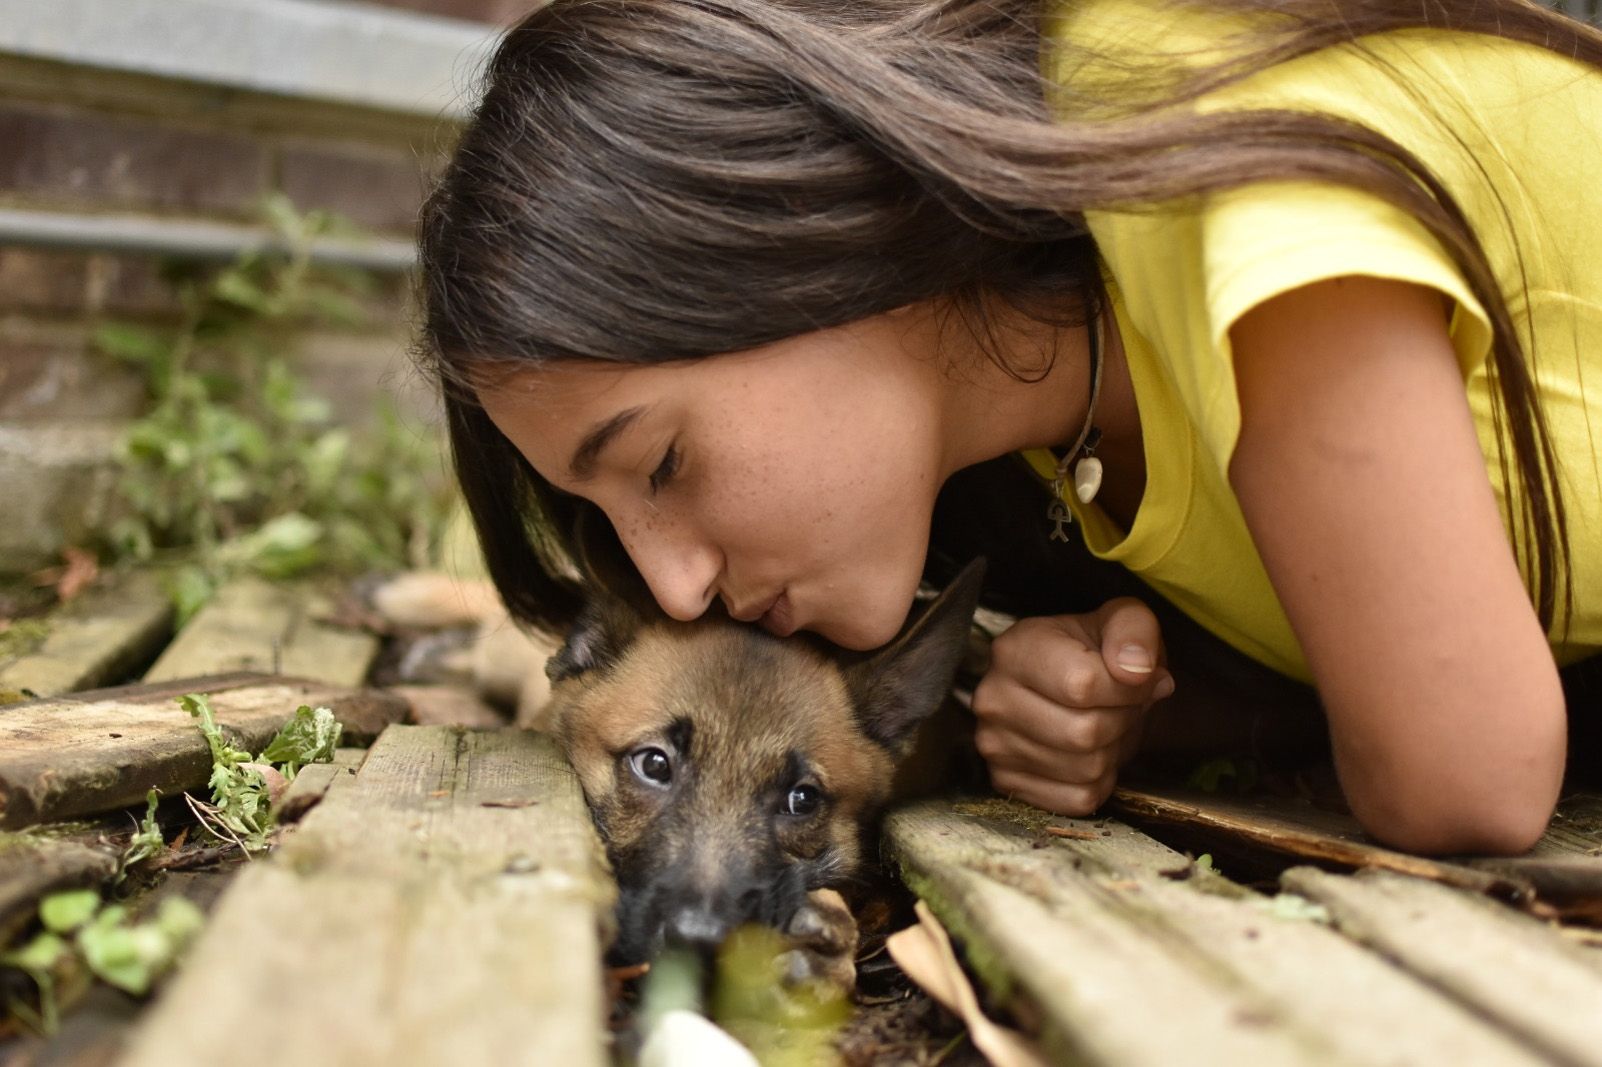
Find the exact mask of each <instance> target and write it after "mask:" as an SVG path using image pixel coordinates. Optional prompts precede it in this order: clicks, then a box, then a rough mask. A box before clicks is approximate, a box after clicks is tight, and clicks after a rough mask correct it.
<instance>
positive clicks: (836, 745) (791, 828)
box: [549, 566, 982, 960]
mask: <svg viewBox="0 0 1602 1067" xmlns="http://www.w3.org/2000/svg"><path fill="white" fill-rule="evenodd" d="M981 577H982V566H976V567H970V568H969V570H968V571H966V572H964V574H963V576H962V577H961V578H959V579H958V581H957V582H955V583H953V585H952V587H951V589H949V590H947V592H946V593H945V594H943V595H942V597H941V598H940V599H939V600H937V601H936V602H935V603H934V604H933V605H932V606H931V607H930V608H929V609H928V610H927V611H925V612H924V613H923V615H922V616H921V617H920V618H919V619H918V620H917V621H916V622H915V623H913V624H912V625H911V626H909V627H908V628H907V629H906V631H905V632H904V633H903V634H902V635H901V636H900V637H899V638H898V639H897V640H896V641H895V642H894V643H892V644H891V645H890V646H889V647H887V648H886V649H885V650H883V651H882V652H880V653H878V654H876V655H875V656H873V657H871V658H869V659H867V660H864V661H862V662H860V663H856V664H854V665H851V666H844V665H842V664H841V663H840V662H839V661H838V660H837V659H836V658H834V657H832V656H830V655H829V654H827V653H826V652H824V651H823V650H822V648H821V647H820V646H818V645H814V644H812V643H809V642H808V641H805V640H801V639H794V638H792V639H787V640H779V639H777V638H774V637H772V636H770V635H768V634H766V633H763V632H761V631H760V630H756V629H754V628H752V627H749V626H742V625H739V624H737V623H733V622H730V621H728V620H712V619H708V620H705V621H701V622H696V623H689V624H685V623H675V622H669V621H665V620H662V619H660V618H652V617H649V616H647V615H645V614H642V612H641V611H640V610H639V609H637V608H635V607H631V606H629V604H628V603H626V602H625V601H624V600H623V599H621V598H619V597H616V596H612V595H602V596H600V597H599V598H598V599H597V600H596V601H595V602H594V603H593V604H592V605H591V607H590V609H589V611H588V612H587V613H586V615H585V617H584V619H583V620H581V621H580V623H579V624H578V625H577V626H576V627H575V628H574V630H573V633H572V635H571V636H570V638H569V640H568V643H567V645H566V647H564V648H563V650H562V651H561V653H559V654H558V655H557V656H556V657H554V658H553V659H552V661H551V664H550V668H549V669H550V673H551V675H552V679H553V682H554V687H553V693H552V708H551V711H552V721H553V722H554V724H555V728H556V730H557V733H558V736H559V737H560V739H561V741H562V743H563V744H564V746H565V748H566V750H567V754H568V757H569V759H570V760H571V761H572V763H573V767H574V769H575V770H576V771H577V773H578V777H579V780H580V782H581V784H582V785H583V788H584V793H585V797H586V799H587V800H588V802H589V806H590V810H591V812H592V813H593V814H594V817H595V821H596V825H597V826H598V827H599V829H600V831H601V835H602V838H603V839H604V841H605V843H606V847H607V853H608V856H609V858H610V859H611V862H612V866H613V870H614V872H615V874H616V876H617V880H618V888H619V891H620V893H619V909H618V919H619V922H618V926H619V934H618V940H617V942H616V944H615V946H614V956H615V957H616V958H618V959H619V960H635V959H640V958H644V957H648V956H650V955H651V954H653V953H654V952H655V951H656V950H657V949H658V948H659V947H660V946H661V945H662V944H663V943H664V942H679V943H685V944H688V945H690V946H693V947H696V948H701V949H708V948H715V947H716V946H717V944H719V943H721V941H722V940H723V938H724V936H725V935H726V934H727V933H728V932H730V931H731V930H733V929H734V928H735V927H737V926H739V925H741V924H743V923H747V922H757V923H763V924H767V925H771V926H776V927H783V926H784V924H785V923H786V922H787V921H788V920H789V918H790V917H791V915H792V914H793V913H794V912H795V910H796V908H797V907H799V906H800V904H801V902H802V900H803V899H804V897H805V895H806V893H807V892H808V891H810V890H812V889H815V888H820V887H824V886H838V885H841V884H843V883H845V882H848V881H849V880H850V879H851V878H852V877H853V876H854V875H855V874H856V873H857V871H858V869H859V867H860V864H861V858H862V851H863V831H864V828H865V827H866V826H867V825H868V824H869V823H870V820H871V817H872V816H873V814H874V813H875V812H876V811H877V810H878V809H879V808H880V807H881V806H882V805H883V804H884V802H885V801H886V799H887V798H888V796H889V789H890V783H891V779H892V776H893V772H894V769H895V766H896V762H897V760H898V759H899V757H900V756H901V755H902V754H903V753H904V752H905V751H906V750H907V748H908V747H909V745H910V743H911V741H912V739H913V735H914V734H915V732H916V730H917V727H918V726H919V724H920V723H922V722H923V720H924V719H925V718H926V717H927V716H928V715H929V714H930V713H931V712H933V711H934V710H935V709H936V708H937V707H938V706H939V705H940V703H941V701H942V700H943V698H944V697H945V695H946V693H947V691H948V690H949V689H950V686H951V680H952V675H953V673H954V672H955V670H956V666H957V662H958V660H959V659H960V657H961V654H962V652H963V650H964V648H965V647H966V640H967V634H968V627H969V620H970V619H971V617H972V615H973V610H974V606H975V604H976V602H977V599H978V592H979V584H980V579H981Z"/></svg>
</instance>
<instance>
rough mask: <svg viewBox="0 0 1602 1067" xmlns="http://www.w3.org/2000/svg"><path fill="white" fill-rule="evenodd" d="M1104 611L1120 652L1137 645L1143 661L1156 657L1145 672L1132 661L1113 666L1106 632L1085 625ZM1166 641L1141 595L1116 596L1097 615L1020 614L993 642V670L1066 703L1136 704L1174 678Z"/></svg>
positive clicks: (1098, 705) (1128, 652)
mask: <svg viewBox="0 0 1602 1067" xmlns="http://www.w3.org/2000/svg"><path fill="white" fill-rule="evenodd" d="M1131 605H1132V606H1131ZM1103 612H1105V613H1107V614H1106V623H1107V624H1108V625H1109V627H1110V628H1111V629H1110V632H1112V633H1113V635H1114V639H1115V640H1116V641H1117V642H1118V644H1116V645H1115V646H1113V647H1114V649H1115V657H1116V656H1126V657H1127V656H1132V655H1133V650H1126V649H1125V648H1124V646H1125V645H1130V646H1135V647H1138V648H1139V649H1140V650H1141V652H1142V654H1143V655H1144V656H1145V659H1144V660H1141V661H1140V662H1150V663H1151V664H1152V666H1151V667H1150V668H1148V669H1147V670H1145V671H1144V672H1141V671H1139V670H1131V669H1128V668H1127V667H1121V668H1118V669H1117V670H1116V671H1115V669H1114V668H1112V667H1110V666H1109V664H1108V661H1107V658H1106V653H1105V652H1104V647H1105V645H1104V642H1103V641H1102V637H1103V633H1101V632H1094V631H1092V630H1090V629H1088V628H1087V627H1086V625H1085V620H1086V619H1089V620H1090V621H1091V622H1092V623H1094V622H1095V621H1096V620H1097V619H1098V617H1100V616H1101V615H1102V613H1103ZM1142 615H1144V617H1145V618H1144V619H1142V618H1141V616H1142ZM1148 624H1149V625H1148ZM1098 629H1104V628H1098ZM1104 632H1105V629H1104ZM1142 642H1144V643H1142ZM1161 647H1162V643H1161V638H1160V635H1159V634H1158V632H1157V620H1156V618H1155V616H1152V615H1151V612H1150V611H1149V609H1147V608H1146V606H1145V605H1144V604H1141V603H1140V602H1139V601H1138V600H1124V601H1113V602H1111V603H1109V604H1108V605H1106V606H1104V607H1103V609H1102V612H1098V613H1096V614H1095V615H1092V616H1084V617H1080V616H1040V617H1035V618H1028V619H1022V620H1020V621H1019V622H1018V623H1017V624H1015V625H1014V626H1013V627H1012V628H1011V629H1009V630H1008V631H1007V632H1006V633H1004V634H1002V635H1001V636H1000V637H998V638H997V639H996V641H995V643H994V645H993V646H992V647H991V657H992V658H991V673H992V674H1001V675H1005V676H1006V677H1009V678H1012V679H1014V680H1015V681H1017V682H1018V683H1019V684H1020V685H1022V686H1024V687H1026V688H1028V689H1031V690H1033V691H1034V692H1036V693H1039V694H1040V695H1041V696H1043V697H1045V698H1046V699H1047V700H1049V701H1052V702H1053V703H1056V704H1059V705H1062V706H1063V707H1070V708H1107V707H1123V706H1130V705H1135V704H1141V703H1145V702H1146V701H1149V700H1151V699H1153V697H1154V696H1155V695H1156V693H1155V690H1156V687H1157V686H1158V685H1159V684H1160V683H1162V682H1163V680H1164V679H1165V678H1168V672H1167V669H1166V668H1164V667H1162V666H1161V664H1160V659H1161V651H1160V650H1161ZM1127 661H1128V660H1127V659H1126V662H1127ZM1170 684H1171V679H1170Z"/></svg>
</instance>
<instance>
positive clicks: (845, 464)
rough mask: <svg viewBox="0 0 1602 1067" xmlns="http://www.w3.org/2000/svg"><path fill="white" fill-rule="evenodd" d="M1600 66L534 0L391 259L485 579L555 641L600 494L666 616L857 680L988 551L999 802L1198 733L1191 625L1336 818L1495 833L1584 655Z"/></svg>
mask: <svg viewBox="0 0 1602 1067" xmlns="http://www.w3.org/2000/svg"><path fill="white" fill-rule="evenodd" d="M1599 64H1602V35H1599V34H1598V33H1597V32H1596V31H1594V30H1592V29H1590V28H1588V27H1585V26H1583V25H1581V24H1579V23H1577V22H1574V21H1571V20H1569V19H1567V18H1565V17H1563V16H1560V15H1557V14H1555V13H1553V12H1551V11H1548V10H1546V9H1544V8H1541V7H1537V6H1535V5H1533V4H1529V3H1525V2H1522V0H1481V2H1478V3H1475V4H1448V3H1434V2H1432V0H1419V2H1414V3H1401V2H1396V0H1185V2H1183V3H1173V2H1168V3H1158V2H1145V0H1053V2H1052V3H1051V4H1050V5H1049V6H1047V7H1044V8H1042V7H1041V6H1040V0H852V2H850V3H840V2H838V0H553V2H551V3H549V4H547V5H546V6H544V7H542V8H540V9H539V10H537V11H536V12H534V13H533V14H531V15H530V16H529V17H528V18H527V19H525V20H524V21H523V22H522V23H521V24H520V25H518V26H517V27H515V28H514V29H513V30H512V31H510V32H509V34H508V35H507V36H506V38H505V40H504V42H503V43H502V45H501V47H500V49H499V51H498V53H497V54H496V55H495V57H494V59H493V60H492V62H491V65H490V68H489V70H488V78H487V91H486V93H485V95H484V97H483V101H482V103H481V104H480V106H479V108H478V111H477V113H476V115H475V117H474V119H473V121H472V122H471V123H470V125H469V126H468V128H467V130H466V131H465V133H464V135H463V137H462V139H461V141H460V144H459V146H458V147H457V149H456V152H455V155H454V158H453V160H452V162H451V163H450V165H449V167H448V168H447V170H446V172H445V173H444V175H443V177H442V179H441V180H440V182H439V185H438V187H437V189H436V190H435V192H434V193H433V195H432V196H431V198H430V200H429V202H428V205H427V207H426V209H425V213H424V219H423V227H422V238H421V246H422V264H423V271H424V277H425V293H424V296H425V303H426V324H425V336H424V342H423V348H424V350H425V353H426V354H427V356H428V357H429V358H430V360H431V364H432V366H433V367H434V368H435V370H436V371H437V373H438V374H439V375H440V378H441V380H442V382H443V383H444V384H445V398H446V405H447V412H448V419H449V427H450V433H451V438H452V442H453V446H454V449H455V459H456V466H457V471H458V474H459V476H460V479H461V482H462V485H463V487H464V490H465V492H466V496H467V500H468V503H469V506H470V508H471V510H472V513H473V516H474V520H475V523H476V525H477V527H478V530H479V534H480V537H481V539H482V542H483V545H484V548H485V552H486V557H487V561H488V564H489V567H490V572H491V574H492V576H493V577H494V579H495V581H496V583H497V585H498V587H499V588H500V590H501V592H502V594H503V596H504V597H505V599H506V601H507V604H508V606H509V607H510V609H511V610H512V611H513V612H514V613H515V614H516V615H518V616H520V617H521V618H523V619H525V620H526V621H528V622H530V623H532V624H535V625H537V626H541V627H545V628H557V627H561V626H562V625H564V624H565V623H566V622H567V621H568V620H569V619H570V618H571V617H572V615H573V613H574V611H575V610H576V608H577V605H578V596H579V594H578V592H577V590H576V588H575V586H574V584H573V583H572V581H571V580H570V578H569V577H568V575H570V574H571V567H570V565H569V564H567V563H566V562H565V559H566V552H565V537H566V535H567V531H569V530H571V529H572V527H573V523H574V520H575V518H576V516H577V514H578V512H579V511H580V510H583V509H589V510H591V511H596V510H598V511H599V512H600V513H603V514H604V516H605V517H606V519H608V520H610V526H611V528H612V529H613V530H614V531H615V533H616V535H617V537H618V539H619V540H620V541H621V543H622V545H623V547H624V548H626V550H627V552H628V555H629V557H630V558H631V559H632V561H633V563H634V565H635V567H636V568H637V569H638V571H639V573H640V575H641V577H643V579H644V580H645V582H646V583H647V584H648V585H649V588H650V591H651V593H652V595H654V597H655V599H656V600H657V602H658V603H659V604H660V606H661V608H662V610H663V611H665V612H666V613H667V614H668V615H670V616H672V617H674V618H677V619H693V618H696V617H698V616H700V615H701V614H702V613H703V612H704V611H706V610H707V609H708V608H709V607H711V606H713V605H716V604H721V606H722V609H723V610H726V611H727V612H728V613H729V614H730V615H731V616H732V617H734V618H735V619H739V620H742V621H748V622H753V623H756V624H758V625H761V626H763V627H765V628H767V629H768V630H770V631H772V632H774V633H776V634H780V635H788V634H790V633H792V632H795V631H797V630H806V631H811V632H813V633H815V634H818V635H820V636H822V637H824V638H827V639H828V640H830V641H833V642H835V643H836V644H838V645H841V646H844V647H845V648H848V649H871V648H874V647H877V646H879V645H881V644H883V643H884V642H886V641H887V640H889V639H890V637H891V636H892V635H894V634H895V632H896V631H897V629H898V627H899V626H900V625H901V623H902V621H903V620H904V618H905V617H906V614H907V612H908V609H909V606H910V604H911V602H912V598H913V593H914V590H915V589H916V587H917V584H918V582H919V580H920V578H921V577H923V576H924V575H925V574H928V575H929V576H930V577H931V578H935V579H938V578H940V577H941V576H942V575H943V574H944V573H946V569H947V568H948V567H949V566H950V565H951V564H952V563H953V562H961V561H962V560H963V559H965V558H966V557H967V556H968V555H970V554H974V553H976V552H980V551H982V552H984V553H985V554H987V555H989V556H990V557H991V559H992V560H993V575H994V583H993V584H994V586H995V596H996V597H998V598H999V601H1000V603H1002V604H1003V605H1004V606H1007V607H1009V608H1011V609H1012V610H1014V611H1020V612H1021V613H1022V614H1026V615H1029V616H1030V617H1028V618H1025V619H1023V621H1021V622H1019V623H1018V624H1017V625H1016V626H1015V627H1013V628H1012V629H1011V630H1009V631H1008V632H1007V633H1006V634H1004V635H1002V637H1000V638H999V639H998V640H997V641H996V644H995V647H994V662H993V665H992V667H991V668H990V671H989V673H988V674H987V675H986V677H985V678H984V680H983V682H982V684H981V685H980V687H979V689H978V690H977V691H976V693H975V698H974V708H975V711H976V712H977V713H978V715H979V732H978V740H979V746H980V750H981V752H982V754H983V755H984V756H985V758H986V760H987V762H988V764H989V767H990V769H991V773H992V778H993V781H994V784H995V785H996V787H997V788H998V789H1000V790H1002V791H1004V792H1007V793H1010V794H1012V795H1015V796H1017V797H1019V798H1021V799H1024V800H1027V801H1031V802H1033V803H1035V804H1038V805H1041V806H1043V807H1046V808H1049V809H1052V810H1055V811H1058V812H1063V813H1067V814H1083V813H1086V812H1089V811H1091V810H1093V809H1094V808H1095V807H1096V806H1097V805H1098V804H1100V802H1101V801H1102V800H1103V799H1105V798H1106V796H1107V795H1108V793H1109V792H1110V791H1111V789H1112V787H1113V783H1114V780H1115V776H1116V773H1117V770H1118V768H1119V766H1120V765H1121V764H1123V763H1124V762H1126V761H1127V760H1129V759H1130V758H1131V757H1132V756H1134V755H1135V754H1136V752H1137V750H1138V749H1139V746H1140V743H1141V740H1142V737H1143V733H1144V732H1145V726H1146V720H1147V718H1148V714H1147V713H1148V711H1149V709H1151V707H1152V706H1153V704H1154V703H1158V702H1161V704H1160V707H1161V708H1162V709H1163V711H1164V713H1165V714H1163V715H1162V716H1161V718H1163V720H1164V721H1165V722H1169V723H1173V722H1182V723H1188V724H1189V725H1191V726H1192V727H1193V728H1194V729H1195V730H1197V731H1202V732H1207V731H1213V730H1218V731H1221V730H1223V729H1224V727H1223V725H1222V722H1221V720H1222V717H1223V716H1224V710H1225V707H1224V705H1221V704H1220V703H1218V701H1217V700H1216V693H1217V692H1218V689H1217V687H1216V686H1214V687H1211V691H1212V692H1213V693H1214V694H1215V697H1214V699H1212V700H1211V701H1210V700H1209V699H1208V694H1209V690H1210V687H1209V685H1208V680H1209V679H1211V680H1213V681H1217V680H1218V679H1219V678H1220V677H1222V678H1223V680H1224V681H1225V682H1230V683H1233V681H1234V680H1235V679H1237V678H1238V677H1239V674H1240V672H1239V669H1238V667H1237V666H1234V665H1231V666H1229V667H1228V669H1227V670H1226V671H1224V672H1223V673H1220V671H1219V670H1218V669H1217V668H1215V667H1211V666H1209V663H1210V662H1211V661H1213V660H1216V657H1211V656H1206V655H1203V654H1202V653H1198V652H1196V650H1197V649H1199V648H1204V645H1203V643H1202V642H1198V641H1197V640H1195V638H1194V634H1195V633H1196V632H1197V631H1204V632H1206V633H1209V634H1211V635H1213V636H1214V637H1215V638H1217V639H1221V642H1217V643H1219V644H1222V645H1225V646H1228V647H1230V648H1233V649H1234V650H1237V651H1238V653H1244V655H1245V657H1249V659H1250V660H1251V661H1253V662H1255V663H1256V664H1260V665H1262V667H1263V668H1265V669H1267V670H1270V671H1272V672H1273V673H1274V674H1275V675H1277V676H1282V677H1284V678H1288V679H1294V680H1299V681H1301V682H1308V683H1312V684H1313V685H1314V686H1315V687H1316V693H1317V698H1318V700H1319V702H1320V704H1321V705H1322V708H1323V711H1324V713H1325V714H1326V715H1327V722H1328V732H1329V737H1330V740H1331V742H1332V745H1333V752H1334V756H1335V761H1336V767H1337V771H1338V773H1339V776H1340V780H1341V785H1342V788H1343V791H1344V793H1345V795H1346V798H1347V801H1348V803H1349V804H1350V806H1351V808H1352V810H1353V812H1354V813H1355V815H1356V816H1357V817H1358V819H1359V820H1360V821H1361V822H1362V824H1363V825H1364V827H1365V828H1366V829H1367V830H1368V831H1369V832H1370V833H1371V834H1373V835H1374V836H1375V837H1377V838H1379V839H1380V840H1382V841H1386V842H1389V843H1391V844H1393V845H1396V846H1398V847H1401V848H1406V849H1412V850H1416V851H1420V852H1464V851H1480V852H1500V853H1512V852H1519V851H1522V850H1524V849H1526V848H1527V847H1528V846H1529V845H1530V844H1531V843H1532V842H1533V841H1534V840H1535V839H1536V837H1537V836H1538V835H1539V834H1540V833H1541V831H1542V829H1543V827H1544V826H1545V824H1546V821H1547V819H1548V818H1549V816H1550V814H1551V811H1552V808H1553V805H1554V803H1555V799H1556V796H1557V791H1558V787H1559V784H1560V780H1561V777H1562V773H1563V769H1564V759H1565V749H1566V743H1567V741H1566V728H1567V722H1566V714H1565V712H1566V707H1565V697H1564V693H1563V690H1562V688H1561V685H1560V677H1559V669H1558V668H1559V665H1560V664H1567V663H1571V662H1575V661H1577V660H1580V659H1583V658H1584V657H1586V656H1588V655H1590V654H1591V653H1593V652H1594V651H1596V650H1597V649H1598V647H1599V646H1602V551H1599V544H1598V541H1599V538H1602V532H1599V531H1602V474H1599V467H1602V465H1599V464H1598V462H1597V456H1598V451H1599V449H1602V435H1599V433H1593V431H1592V429H1591V426H1592V423H1593V422H1594V421H1596V419H1597V416H1599V415H1602V211H1599V210H1597V209H1596V208H1597V205H1596V203H1595V200H1596V196H1597V194H1596V193H1595V191H1594V185H1593V182H1594V176H1595V175H1596V174H1598V173H1602V74H1599V72H1598V69H1597V68H1598V65H1599ZM1597 430H1598V431H1599V432H1602V422H1598V423H1597ZM1020 458H1021V460H1022V461H1023V462H1027V464H1028V468H1025V467H1024V465H1023V462H1020ZM1021 471H1022V472H1026V476H1027V477H1030V478H1038V480H1037V481H1036V483H1035V484H1034V485H1030V486H1027V487H1026V491H1025V492H1024V493H1023V494H1022V495H1020V492H1019V488H1018V484H1017V480H1016V479H1017V477H1018V474H1019V472H1021ZM1028 471H1032V472H1033V473H1027V472H1028ZM1091 557H1094V559H1092V558H1091ZM1098 561H1109V562H1110V563H1112V564H1117V565H1118V566H1119V568H1121V570H1120V573H1123V574H1128V575H1133V576H1134V577H1136V578H1138V579H1139V581H1138V582H1133V581H1131V580H1129V579H1127V578H1126V579H1110V578H1109V577H1108V571H1107V562H1098ZM1131 591H1133V592H1134V594H1135V595H1132V596H1131V595H1120V594H1124V593H1128V592H1131ZM1152 591H1155V594H1160V596H1158V595H1153V592H1152ZM1172 607H1177V609H1179V610H1178V612H1174V611H1172V610H1171V608H1172ZM1181 618H1184V619H1188V620H1192V621H1193V622H1194V623H1196V624H1199V626H1197V625H1191V624H1189V623H1186V622H1182V621H1180V620H1181ZM1159 619H1161V622H1159ZM1165 639H1166V640H1165ZM1223 691H1224V692H1225V693H1229V692H1232V691H1235V692H1238V690H1236V689H1232V688H1229V687H1226V688H1225V689H1224V690H1223ZM1215 716H1217V717H1219V719H1218V721H1216V722H1215V718H1214V717H1215Z"/></svg>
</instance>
